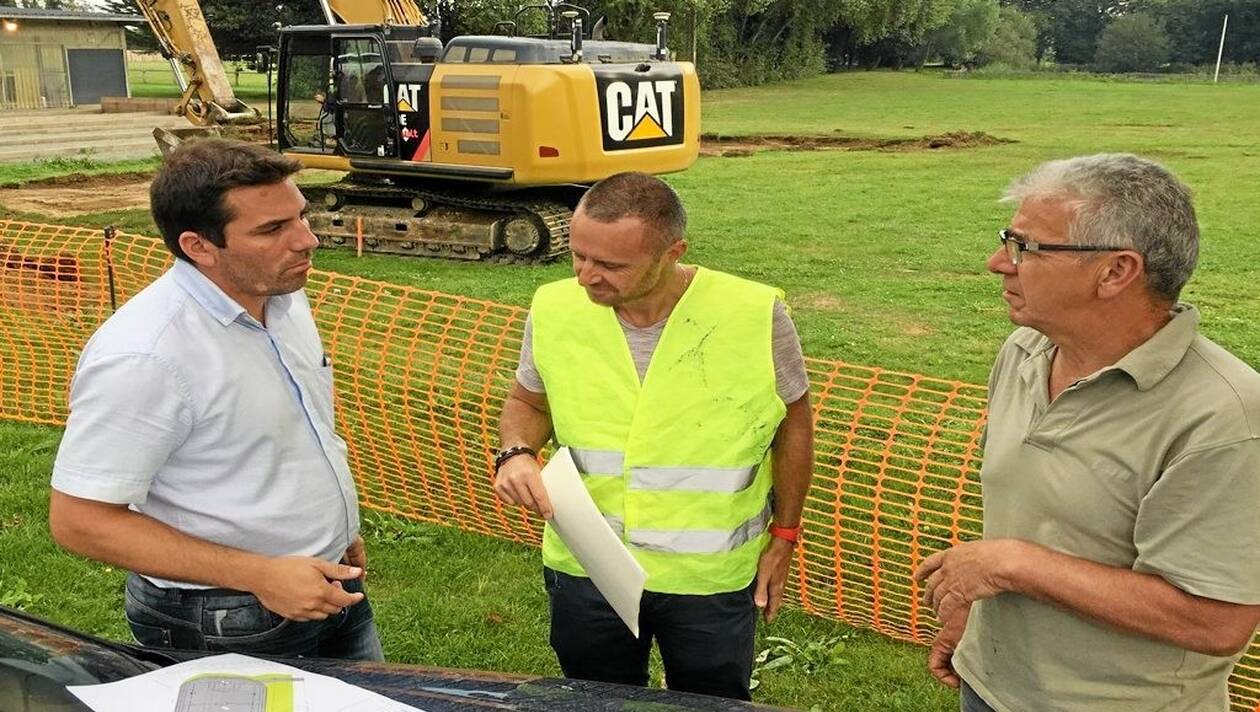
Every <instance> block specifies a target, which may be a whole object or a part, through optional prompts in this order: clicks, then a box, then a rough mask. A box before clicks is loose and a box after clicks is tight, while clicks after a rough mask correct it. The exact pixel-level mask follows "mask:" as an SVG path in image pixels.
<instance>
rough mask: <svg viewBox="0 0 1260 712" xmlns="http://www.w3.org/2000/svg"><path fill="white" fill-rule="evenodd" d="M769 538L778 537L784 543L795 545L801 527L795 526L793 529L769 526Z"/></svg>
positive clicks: (799, 535)
mask: <svg viewBox="0 0 1260 712" xmlns="http://www.w3.org/2000/svg"><path fill="white" fill-rule="evenodd" d="M770 536H773V537H778V538H780V539H782V540H784V541H790V542H792V543H793V544H795V543H796V542H797V541H799V540H800V538H801V525H799V524H797V525H796V526H794V527H780V526H775V525H774V524H771V525H770Z"/></svg>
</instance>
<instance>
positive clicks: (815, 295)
mask: <svg viewBox="0 0 1260 712" xmlns="http://www.w3.org/2000/svg"><path fill="white" fill-rule="evenodd" d="M791 303H792V306H794V307H803V308H806V309H817V310H819V311H825V312H843V311H845V310H846V309H847V308H848V306H849V305H848V304H846V303H845V302H844V301H843V300H842V299H840V298H839V297H837V296H835V295H834V294H827V293H826V292H811V293H808V294H801V295H799V296H796V297H794V298H793V299H792V300H791Z"/></svg>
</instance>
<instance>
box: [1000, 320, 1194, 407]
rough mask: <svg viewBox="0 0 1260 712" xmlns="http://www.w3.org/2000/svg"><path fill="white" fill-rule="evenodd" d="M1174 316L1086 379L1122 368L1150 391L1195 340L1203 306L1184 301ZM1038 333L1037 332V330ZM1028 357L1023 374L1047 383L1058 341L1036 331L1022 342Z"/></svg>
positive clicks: (1145, 389) (1121, 369)
mask: <svg viewBox="0 0 1260 712" xmlns="http://www.w3.org/2000/svg"><path fill="white" fill-rule="evenodd" d="M1169 314H1170V316H1172V319H1171V320H1170V321H1169V322H1168V323H1167V324H1165V325H1164V326H1163V328H1161V329H1160V330H1159V331H1157V332H1155V335H1154V336H1152V337H1151V338H1149V339H1147V340H1146V341H1145V342H1143V343H1142V344H1141V345H1139V346H1138V347H1137V348H1135V349H1133V350H1132V351H1130V352H1129V353H1127V354H1125V355H1124V356H1123V357H1121V359H1120V360H1119V361H1116V362H1115V363H1114V364H1112V365H1110V366H1108V367H1106V368H1104V369H1101V370H1099V371H1098V372H1097V373H1095V374H1093V375H1092V376H1089V377H1088V378H1087V379H1084V380H1094V379H1096V378H1098V377H1099V376H1101V375H1102V374H1104V373H1108V372H1111V371H1121V372H1123V373H1126V374H1128V376H1129V377H1130V378H1132V379H1133V382H1134V383H1135V384H1136V385H1137V387H1138V390H1140V391H1148V390H1150V389H1152V388H1154V387H1155V386H1156V385H1158V384H1159V382H1160V381H1162V380H1164V377H1166V376H1167V375H1168V374H1169V373H1171V372H1172V370H1173V369H1174V368H1176V367H1177V364H1179V363H1181V359H1183V358H1185V355H1186V351H1189V350H1190V345H1191V344H1192V343H1194V337H1195V334H1196V333H1197V329H1198V326H1199V310H1198V309H1196V308H1195V307H1194V306H1193V305H1191V304H1186V303H1184V302H1183V303H1180V304H1177V305H1176V306H1174V307H1173V308H1172V310H1171V311H1170V312H1169ZM1034 333H1035V332H1034ZM1020 345H1021V346H1022V347H1023V348H1024V350H1025V352H1026V353H1027V358H1026V359H1025V360H1024V362H1023V363H1022V364H1021V365H1020V375H1021V376H1022V377H1023V379H1024V381H1025V382H1028V383H1044V382H1045V379H1046V378H1047V377H1048V376H1049V372H1050V357H1051V356H1052V355H1053V352H1054V349H1055V345H1054V343H1053V342H1051V341H1050V339H1048V338H1047V337H1046V336H1045V335H1043V334H1036V337H1035V338H1029V339H1027V340H1025V341H1024V342H1022V343H1021V344H1020Z"/></svg>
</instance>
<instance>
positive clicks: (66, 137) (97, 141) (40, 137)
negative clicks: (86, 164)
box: [0, 126, 153, 148]
mask: <svg viewBox="0 0 1260 712" xmlns="http://www.w3.org/2000/svg"><path fill="white" fill-rule="evenodd" d="M139 137H144V138H147V139H150V140H152V138H153V129H151V128H149V127H147V126H140V127H134V126H125V127H122V128H110V129H99V130H87V131H85V130H79V131H66V130H61V131H43V130H40V131H33V132H23V133H21V134H7V133H4V132H0V148H5V147H9V146H34V145H41V144H50V143H65V142H68V141H77V142H79V143H80V144H84V145H87V144H94V145H98V146H99V145H103V144H107V143H110V142H112V141H120V140H121V141H125V140H128V139H133V138H139Z"/></svg>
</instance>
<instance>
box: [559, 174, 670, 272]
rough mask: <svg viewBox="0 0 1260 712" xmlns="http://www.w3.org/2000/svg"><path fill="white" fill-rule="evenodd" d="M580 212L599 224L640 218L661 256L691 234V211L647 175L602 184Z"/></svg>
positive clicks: (612, 178) (586, 198)
mask: <svg viewBox="0 0 1260 712" xmlns="http://www.w3.org/2000/svg"><path fill="white" fill-rule="evenodd" d="M578 210H581V211H582V213H583V214H584V215H586V216H587V217H589V218H592V219H594V220H598V221H599V222H616V221H617V220H620V219H622V218H628V217H634V218H639V219H640V220H642V221H643V222H644V223H645V224H646V225H647V227H648V230H650V231H651V232H652V236H653V237H654V238H655V239H656V245H657V247H658V249H659V251H661V252H663V251H664V250H665V249H666V248H667V247H669V246H670V245H672V244H674V243H675V242H678V241H679V240H681V239H683V236H684V235H685V234H686V233H687V211H686V210H685V209H684V208H683V204H682V201H681V200H679V198H678V194H677V193H675V192H674V189H673V188H671V187H669V185H668V184H667V183H665V181H663V180H661V179H660V178H657V177H656V176H652V175H648V174H647V173H618V174H616V175H613V176H609V177H607V178H605V179H603V180H601V181H600V182H598V183H596V184H595V185H593V186H591V189H590V190H588V191H586V195H583V196H582V200H581V202H579V203H578Z"/></svg>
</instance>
